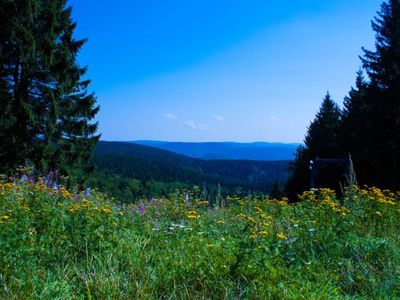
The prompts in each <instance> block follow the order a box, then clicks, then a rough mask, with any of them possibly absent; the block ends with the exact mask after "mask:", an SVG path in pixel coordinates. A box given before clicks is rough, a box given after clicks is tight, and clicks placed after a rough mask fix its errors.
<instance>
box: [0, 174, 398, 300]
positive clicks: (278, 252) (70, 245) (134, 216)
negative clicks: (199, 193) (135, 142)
mask: <svg viewBox="0 0 400 300" xmlns="http://www.w3.org/2000/svg"><path fill="white" fill-rule="evenodd" d="M186 193H187V192H184V193H180V192H177V193H176V194H174V195H171V196H170V197H169V198H168V199H157V200H152V201H144V202H142V203H137V204H136V205H131V206H124V207H120V206H118V205H115V204H113V202H110V201H108V200H106V199H105V198H104V197H103V195H101V194H98V193H96V191H91V192H90V193H88V192H86V193H72V192H70V191H68V190H66V189H65V188H60V187H48V185H46V184H45V183H44V182H42V181H39V182H37V183H29V182H27V181H21V182H17V183H2V184H0V297H2V298H7V299H8V298H10V299H25V298H45V299H46V298H47V299H52V298H60V299H69V298H88V299H90V298H91V299H104V298H112V299H114V298H125V299H138V298H139V299H155V298H179V299H180V298H184V299H196V298H216V299H221V298H226V299H236V298H250V299H251V298H252V299H266V298H276V299H311V298H321V299H335V298H341V299H342V298H353V297H354V298H375V299H384V298H397V297H400V241H399V237H398V232H399V229H400V204H399V201H398V200H399V198H400V195H399V194H395V193H392V192H390V191H381V190H379V189H377V188H365V189H359V188H357V187H352V188H351V189H349V190H348V192H347V193H346V195H345V197H344V198H343V199H337V198H336V196H335V194H334V192H333V191H330V190H328V189H320V190H314V191H309V192H306V193H304V194H303V195H302V196H301V198H302V199H303V201H302V202H300V203H298V204H295V205H289V204H288V203H287V199H276V200H274V199H269V198H267V197H265V198H263V197H255V198H252V197H250V196H249V197H247V198H238V197H228V198H227V199H226V203H227V207H225V208H219V209H214V208H209V207H208V202H207V201H205V200H204V199H200V198H198V197H196V195H193V194H190V203H188V199H187V197H186Z"/></svg>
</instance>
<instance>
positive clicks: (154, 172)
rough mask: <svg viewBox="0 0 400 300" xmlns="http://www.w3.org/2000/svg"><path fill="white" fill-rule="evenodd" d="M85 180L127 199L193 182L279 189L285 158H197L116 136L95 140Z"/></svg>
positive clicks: (227, 188)
mask: <svg viewBox="0 0 400 300" xmlns="http://www.w3.org/2000/svg"><path fill="white" fill-rule="evenodd" d="M93 161H94V164H95V165H96V172H95V173H94V174H93V175H92V176H91V179H90V180H89V184H91V185H92V186H94V187H97V188H99V189H100V190H101V191H103V192H107V193H109V194H110V195H111V196H114V197H115V198H123V199H124V200H125V201H127V202H131V201H134V200H135V199H139V198H143V197H147V198H150V197H156V196H161V195H164V196H167V195H168V194H170V193H173V192H175V190H176V189H183V188H191V187H193V186H198V187H201V188H202V189H204V188H205V189H207V190H208V193H215V191H216V189H217V186H218V184H220V185H221V187H222V192H223V193H224V194H237V195H242V194H248V193H249V192H252V193H271V192H273V193H275V194H276V193H279V191H280V190H282V188H283V185H284V182H285V181H286V179H287V178H288V176H289V168H288V167H289V161H249V160H201V159H195V158H189V157H187V156H183V155H178V154H175V153H172V152H169V151H165V150H160V149H156V148H153V147H148V146H142V145H137V144H131V143H122V142H103V141H101V142H99V143H98V144H97V146H96V148H95V150H94V156H93Z"/></svg>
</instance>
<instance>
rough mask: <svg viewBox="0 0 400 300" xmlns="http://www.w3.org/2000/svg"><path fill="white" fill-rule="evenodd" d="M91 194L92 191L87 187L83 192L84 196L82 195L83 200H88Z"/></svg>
mask: <svg viewBox="0 0 400 300" xmlns="http://www.w3.org/2000/svg"><path fill="white" fill-rule="evenodd" d="M91 193H92V189H91V188H90V187H88V188H87V189H86V191H85V195H84V197H85V199H87V198H89V197H90V196H91Z"/></svg>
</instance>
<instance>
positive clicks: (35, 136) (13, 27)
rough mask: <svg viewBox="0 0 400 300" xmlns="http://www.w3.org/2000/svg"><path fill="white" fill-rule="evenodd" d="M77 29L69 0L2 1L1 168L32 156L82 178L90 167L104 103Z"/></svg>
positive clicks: (41, 165) (8, 168)
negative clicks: (84, 61) (81, 60)
mask: <svg viewBox="0 0 400 300" xmlns="http://www.w3.org/2000/svg"><path fill="white" fill-rule="evenodd" d="M75 27H76V24H75V23H74V22H73V21H72V19H71V7H68V6H67V1H66V0H15V1H7V0H0V103H1V104H0V125H1V127H0V142H1V149H0V163H1V164H0V169H1V171H3V172H9V171H12V170H13V169H15V167H16V166H18V165H19V164H23V163H24V162H26V161H30V162H32V163H33V164H34V165H35V166H36V167H37V168H38V169H40V170H49V169H52V170H59V171H60V172H61V173H62V174H65V175H69V176H71V177H73V178H75V179H78V178H80V177H82V176H81V175H82V174H83V173H85V172H86V171H88V170H89V169H90V168H91V166H90V165H89V163H88V162H89V158H90V156H91V152H92V149H93V147H94V146H95V144H96V142H97V141H98V139H99V136H98V135H96V131H97V123H95V122H93V119H94V117H95V115H96V113H97V112H98V110H99V107H98V106H96V99H95V97H94V95H93V94H92V93H89V92H88V86H89V83H90V81H89V80H82V76H84V74H85V73H86V68H85V67H80V66H79V65H78V63H77V54H78V52H79V50H80V49H81V47H82V46H83V45H84V43H85V40H76V39H75V38H74V37H73V33H74V29H75Z"/></svg>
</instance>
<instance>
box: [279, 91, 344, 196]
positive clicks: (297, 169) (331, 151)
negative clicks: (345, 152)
mask: <svg viewBox="0 0 400 300" xmlns="http://www.w3.org/2000/svg"><path fill="white" fill-rule="evenodd" d="M340 119H341V111H340V108H339V107H338V105H337V104H336V103H335V102H334V101H333V100H332V99H331V97H330V95H329V93H327V95H326V96H325V98H324V99H323V101H322V104H321V107H320V109H319V111H318V113H317V114H316V116H315V119H314V121H313V122H311V124H310V126H309V127H308V131H307V135H306V137H305V139H304V144H305V146H300V147H299V148H298V150H297V154H296V158H295V161H294V163H293V164H292V176H291V177H290V178H289V180H288V182H287V183H286V191H287V194H288V196H289V198H290V199H291V200H292V201H294V200H296V195H298V194H300V193H301V192H303V191H304V190H307V189H309V187H310V175H311V173H310V165H309V163H310V160H313V159H315V158H317V157H320V158H337V157H338V156H339V155H340V147H339V144H338V132H339V125H340ZM334 181H335V179H334Z"/></svg>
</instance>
